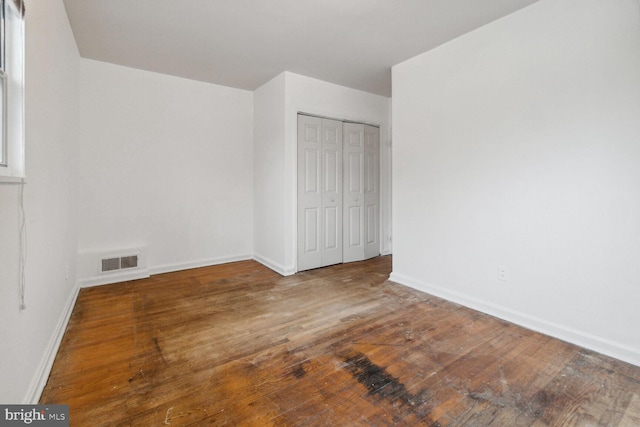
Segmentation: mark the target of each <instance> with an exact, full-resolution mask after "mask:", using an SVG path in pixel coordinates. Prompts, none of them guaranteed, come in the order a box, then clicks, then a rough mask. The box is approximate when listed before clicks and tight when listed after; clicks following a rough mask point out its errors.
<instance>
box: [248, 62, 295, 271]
mask: <svg viewBox="0 0 640 427" xmlns="http://www.w3.org/2000/svg"><path fill="white" fill-rule="evenodd" d="M253 96H254V98H253V103H254V167H253V173H254V183H253V185H254V212H255V215H254V238H253V250H254V257H255V258H256V259H257V260H258V261H260V262H261V263H263V264H264V265H267V266H269V267H270V268H272V269H273V270H275V271H279V272H282V269H283V268H284V267H283V266H284V244H285V242H284V238H283V236H284V230H285V228H286V223H285V216H286V212H287V210H286V205H285V192H284V187H285V176H284V173H283V171H284V169H285V157H284V140H285V136H284V132H285V118H284V114H283V112H284V106H285V75H284V73H282V74H280V75H279V76H277V77H276V78H274V79H272V80H271V81H269V82H267V83H265V84H264V85H262V86H261V87H260V88H258V89H257V90H256V91H255V92H254V95H253Z"/></svg>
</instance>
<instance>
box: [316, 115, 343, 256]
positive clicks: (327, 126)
mask: <svg viewBox="0 0 640 427" xmlns="http://www.w3.org/2000/svg"><path fill="white" fill-rule="evenodd" d="M321 175H322V209H323V217H322V221H323V234H324V235H323V249H322V263H321V264H322V266H326V265H332V264H339V263H341V262H342V220H343V218H342V206H343V203H342V191H343V190H342V122H341V121H338V120H328V119H322V174H321Z"/></svg>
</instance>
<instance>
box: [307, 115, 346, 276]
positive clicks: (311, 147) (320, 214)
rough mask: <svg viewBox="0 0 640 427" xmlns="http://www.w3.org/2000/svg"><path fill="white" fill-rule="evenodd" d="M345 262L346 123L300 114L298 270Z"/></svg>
mask: <svg viewBox="0 0 640 427" xmlns="http://www.w3.org/2000/svg"><path fill="white" fill-rule="evenodd" d="M340 262H342V122H340V121H336V120H327V119H320V118H318V117H311V116H305V115H298V271H302V270H308V269H311V268H317V267H324V266H327V265H332V264H337V263H340Z"/></svg>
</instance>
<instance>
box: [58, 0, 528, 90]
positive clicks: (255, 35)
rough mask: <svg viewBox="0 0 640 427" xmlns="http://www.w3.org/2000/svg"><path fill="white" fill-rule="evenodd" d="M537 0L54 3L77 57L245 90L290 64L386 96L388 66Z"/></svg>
mask: <svg viewBox="0 0 640 427" xmlns="http://www.w3.org/2000/svg"><path fill="white" fill-rule="evenodd" d="M535 1H537V0H64V3H65V6H66V9H67V13H68V15H69V20H70V22H71V27H72V29H73V33H74V35H75V38H76V42H77V44H78V48H79V50H80V55H81V56H82V57H84V58H89V59H95V60H99V61H104V62H111V63H114V64H120V65H124V66H128V67H133V68H138V69H142V70H148V71H155V72H159V73H164V74H170V75H174V76H180V77H185V78H188V79H193V80H201V81H205V82H211V83H216V84H220V85H224V86H231V87H235V88H241V89H248V90H254V89H256V88H258V87H260V86H261V85H262V84H263V83H265V82H267V81H269V80H270V79H272V78H273V77H275V76H276V75H278V74H280V73H281V72H282V71H285V70H287V71H291V72H294V73H298V74H302V75H305V76H309V77H315V78H318V79H321V80H325V81H328V82H332V83H337V84H340V85H343V86H347V87H352V88H355V89H360V90H364V91H367V92H371V93H375V94H379V95H384V96H391V66H393V65H395V64H398V63H400V62H402V61H404V60H406V59H409V58H411V57H413V56H415V55H417V54H420V53H422V52H425V51H427V50H430V49H432V48H434V47H436V46H438V45H440V44H443V43H445V42H447V41H449V40H451V39H453V38H456V37H458V36H460V35H462V34H464V33H466V32H469V31H471V30H473V29H475V28H478V27H480V26H482V25H485V24H487V23H489V22H491V21H493V20H495V19H498V18H500V17H502V16H505V15H507V14H509V13H511V12H514V11H516V10H518V9H520V8H522V7H525V6H528V5H530V4H531V3H534V2H535Z"/></svg>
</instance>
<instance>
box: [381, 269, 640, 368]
mask: <svg viewBox="0 0 640 427" xmlns="http://www.w3.org/2000/svg"><path fill="white" fill-rule="evenodd" d="M389 280H391V281H392V282H396V283H399V284H401V285H405V286H408V287H410V288H413V289H416V290H418V291H421V292H425V293H427V294H430V295H434V296H436V297H439V298H443V299H445V300H448V301H451V302H454V303H456V304H460V305H463V306H465V307H469V308H471V309H474V310H478V311H481V312H483V313H486V314H489V315H491V316H495V317H498V318H500V319H503V320H506V321H508V322H511V323H514V324H516V325H519V326H522V327H524V328H527V329H530V330H532V331H536V332H540V333H542V334H545V335H548V336H550V337H553V338H557V339H560V340H562V341H566V342H569V343H571V344H575V345H578V346H580V347H584V348H587V349H590V350H593V351H596V352H598V353H602V354H605V355H607V356H611V357H614V358H616V359H619V360H622V361H624V362H627V363H631V364H633V365H636V366H640V349H636V348H631V347H629V346H626V345H624V344H622V343H618V342H615V341H610V340H608V339H605V338H602V337H598V336H595V335H592V334H590V333H588V332H585V331H580V330H577V329H573V328H569V327H567V326H564V325H560V324H557V323H553V322H549V321H546V320H544V319H541V318H538V317H535V316H530V315H528V314H525V313H521V312H518V311H514V310H511V309H509V308H506V307H503V306H499V305H495V304H491V303H489V302H486V301H482V300H479V299H477V298H474V297H471V296H469V295H465V294H461V293H458V292H452V291H450V290H447V289H444V288H442V287H439V286H436V285H432V284H428V283H424V282H421V281H419V280H416V279H413V278H410V277H407V276H403V275H401V274H398V273H395V272H392V273H391V276H390V277H389Z"/></svg>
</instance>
